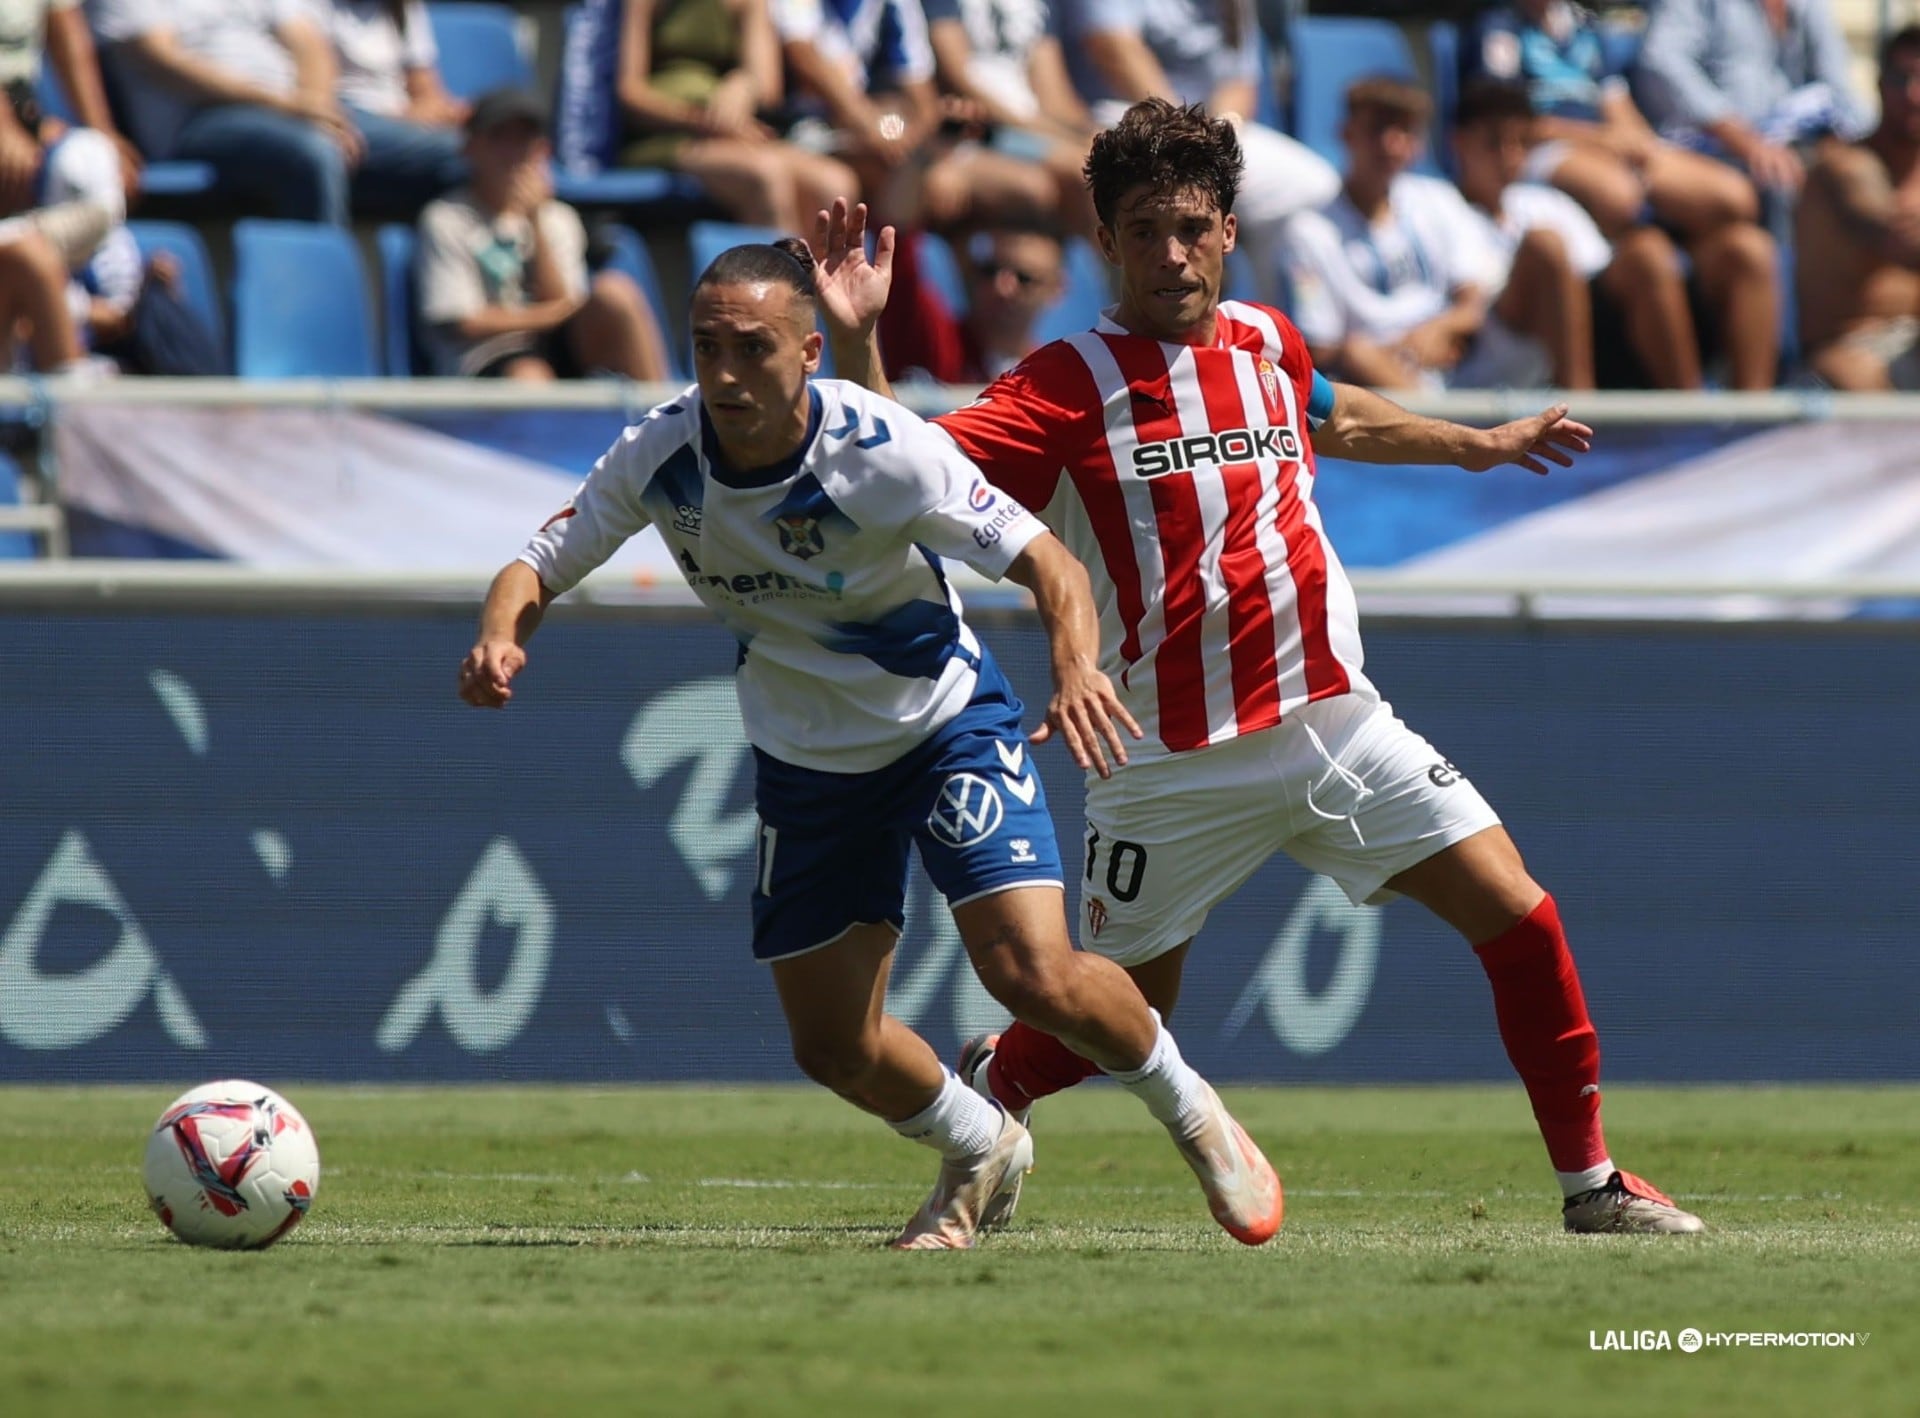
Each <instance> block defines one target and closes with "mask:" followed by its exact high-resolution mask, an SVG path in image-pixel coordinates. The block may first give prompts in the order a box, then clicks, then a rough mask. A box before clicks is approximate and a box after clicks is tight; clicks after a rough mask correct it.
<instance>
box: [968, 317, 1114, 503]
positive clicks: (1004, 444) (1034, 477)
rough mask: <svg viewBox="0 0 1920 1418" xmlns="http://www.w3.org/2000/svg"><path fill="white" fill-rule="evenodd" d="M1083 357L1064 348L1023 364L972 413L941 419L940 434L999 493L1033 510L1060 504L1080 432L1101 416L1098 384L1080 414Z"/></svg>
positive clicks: (997, 383)
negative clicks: (1066, 452)
mask: <svg viewBox="0 0 1920 1418" xmlns="http://www.w3.org/2000/svg"><path fill="white" fill-rule="evenodd" d="M1078 363H1079V357H1078V356H1077V355H1075V354H1074V353H1073V352H1072V350H1071V349H1070V348H1069V347H1067V346H1064V345H1057V344H1056V345H1048V346H1045V347H1044V348H1042V349H1040V350H1039V351H1037V352H1036V353H1034V354H1031V355H1029V356H1027V358H1026V359H1025V360H1024V361H1023V362H1021V363H1020V364H1017V365H1015V366H1014V367H1013V368H1012V369H1010V370H1008V371H1007V372H1006V373H1005V374H1003V375H1001V376H1000V377H999V378H998V379H996V380H994V381H993V383H991V384H989V385H988V386H987V388H986V391H985V392H984V393H982V394H981V395H980V397H979V398H977V399H975V400H974V401H973V402H972V403H971V404H969V405H967V406H966V407H965V408H964V409H955V410H954V411H953V412H952V413H950V414H941V415H940V416H939V417H938V418H936V419H934V420H933V424H934V427H936V428H938V429H940V430H941V431H942V432H943V433H945V434H946V435H947V437H949V438H951V439H952V440H953V442H954V445H955V446H956V447H958V448H959V450H960V451H961V452H962V453H964V454H965V455H966V456H967V457H968V458H970V459H972V460H973V461H974V462H975V463H977V464H979V466H980V469H981V471H982V472H984V473H985V474H986V475H987V478H988V480H989V481H990V482H992V483H993V485H994V486H995V487H998V488H1002V489H1004V490H1005V491H1007V492H1009V493H1011V494H1012V495H1013V496H1014V497H1016V498H1018V499H1019V500H1020V501H1021V502H1023V503H1025V504H1026V505H1027V506H1029V507H1045V506H1046V505H1047V504H1048V503H1049V502H1051V501H1053V494H1054V489H1055V488H1056V487H1057V486H1058V485H1059V482H1060V473H1061V469H1062V468H1063V467H1064V466H1065V459H1064V458H1063V457H1062V456H1061V450H1062V449H1064V448H1066V447H1069V446H1072V444H1073V441H1074V440H1073V437H1072V434H1073V429H1074V425H1075V424H1076V423H1078V422H1079V420H1080V419H1081V418H1083V417H1086V416H1087V415H1086V413H1085V412H1082V409H1085V410H1090V411H1092V412H1095V413H1097V412H1098V405H1099V400H1098V399H1097V398H1096V397H1095V393H1094V390H1093V388H1092V386H1091V379H1090V377H1088V378H1086V379H1085V381H1084V382H1086V383H1087V386H1088V387H1087V389H1086V399H1085V400H1082V401H1078V402H1079V403H1080V404H1081V408H1079V409H1077V408H1075V407H1074V403H1075V402H1076V401H1075V400H1074V366H1077V365H1078Z"/></svg>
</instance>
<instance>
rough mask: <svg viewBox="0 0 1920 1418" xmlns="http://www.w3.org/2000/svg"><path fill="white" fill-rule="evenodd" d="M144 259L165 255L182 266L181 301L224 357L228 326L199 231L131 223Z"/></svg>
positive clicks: (173, 224) (177, 225)
mask: <svg viewBox="0 0 1920 1418" xmlns="http://www.w3.org/2000/svg"><path fill="white" fill-rule="evenodd" d="M127 230H128V231H130V232H132V233H133V239H134V241H135V242H136V243H137V244H138V245H139V247H140V254H141V256H143V257H148V258H151V257H153V256H155V255H157V254H160V253H162V252H164V253H165V254H167V255H169V256H171V257H173V258H174V260H175V261H176V262H178V263H179V266H180V286H181V297H182V299H184V300H185V301H186V304H187V308H188V309H189V310H191V311H193V313H194V314H196V315H198V316H199V317H200V318H201V319H202V320H203V321H205V322H206V326H207V328H208V329H209V330H211V331H212V332H213V340H214V343H215V344H217V345H218V346H219V347H220V353H221V357H222V358H223V359H224V358H225V357H226V353H227V322H226V320H225V318H224V317H223V316H222V314H221V311H220V297H219V294H218V293H217V291H216V289H215V287H214V281H213V258H212V257H210V256H209V255H208V254H207V243H206V241H205V240H204V239H203V238H202V237H201V235H200V231H199V228H197V227H192V226H188V225H187V224H186V223H185V222H147V221H140V222H128V223H127Z"/></svg>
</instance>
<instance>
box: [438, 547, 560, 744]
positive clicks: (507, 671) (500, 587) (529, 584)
mask: <svg viewBox="0 0 1920 1418" xmlns="http://www.w3.org/2000/svg"><path fill="white" fill-rule="evenodd" d="M552 603H553V593H552V592H551V591H549V590H548V589H547V588H546V587H545V586H544V585H542V584H541V582H540V577H539V576H538V575H537V574H536V573H535V572H534V569H533V568H532V567H531V566H528V565H527V564H526V562H524V561H510V562H508V563H507V564H506V566H504V567H503V568H501V571H500V574H499V575H498V576H496V577H494V578H493V585H491V586H490V587H488V588H487V600H486V604H485V605H483V606H481V608H480V633H479V635H478V636H477V637H476V638H475V640H474V643H473V648H472V649H471V650H469V651H467V658H466V659H464V660H462V661H461V662H460V697H461V698H462V699H464V700H466V701H467V703H469V704H471V705H473V706H474V707H475V708H477V709H504V708H506V705H507V701H508V700H509V699H511V698H513V688H512V685H513V677H514V676H515V675H517V674H519V673H520V671H521V670H522V669H523V668H524V667H525V666H526V663H527V651H526V644H527V641H528V640H529V639H530V638H532V635H533V632H534V630H535V629H536V628H537V627H538V626H539V624H540V617H541V616H542V615H543V614H544V613H545V612H546V609H547V607H548V606H549V605H551V604H552Z"/></svg>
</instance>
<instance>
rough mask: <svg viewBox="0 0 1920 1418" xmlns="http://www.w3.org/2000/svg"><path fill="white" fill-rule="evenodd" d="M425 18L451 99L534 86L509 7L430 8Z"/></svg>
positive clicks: (530, 65)
mask: <svg viewBox="0 0 1920 1418" xmlns="http://www.w3.org/2000/svg"><path fill="white" fill-rule="evenodd" d="M427 17H428V19H429V20H430V21H431V22H432V24H433V42H434V44H435V45H436V46H437V47H438V48H439V51H440V78H441V82H443V83H444V84H445V85H446V86H447V92H449V93H451V94H452V95H453V96H454V97H456V98H463V99H469V100H471V99H476V98H479V97H480V95H482V94H484V93H488V92H490V91H491V90H493V89H509V88H511V89H531V88H533V86H534V76H533V56H532V55H530V54H529V53H528V52H527V50H526V48H525V47H524V46H523V45H522V44H521V42H520V36H521V21H520V17H519V15H518V14H517V13H516V12H515V11H514V9H513V7H512V6H510V5H491V4H464V3H458V4H456V3H445V4H432V5H428V6H427Z"/></svg>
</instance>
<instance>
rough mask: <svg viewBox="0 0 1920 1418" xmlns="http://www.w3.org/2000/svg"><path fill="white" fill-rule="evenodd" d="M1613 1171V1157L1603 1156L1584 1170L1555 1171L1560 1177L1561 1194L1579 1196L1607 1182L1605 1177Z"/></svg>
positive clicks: (1555, 1174)
mask: <svg viewBox="0 0 1920 1418" xmlns="http://www.w3.org/2000/svg"><path fill="white" fill-rule="evenodd" d="M1613 1173H1614V1166H1613V1159H1612V1158H1611V1157H1608V1158H1603V1159H1602V1160H1601V1161H1599V1162H1596V1163H1594V1164H1593V1166H1591V1167H1589V1168H1587V1170H1586V1171H1584V1172H1555V1173H1554V1174H1553V1175H1554V1176H1556V1177H1558V1178H1559V1179H1560V1192H1561V1195H1563V1196H1570V1197H1571V1196H1579V1195H1580V1193H1581V1192H1590V1191H1593V1190H1595V1189H1597V1188H1599V1187H1604V1186H1605V1185H1606V1184H1607V1178H1608V1177H1611V1176H1612V1175H1613Z"/></svg>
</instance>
